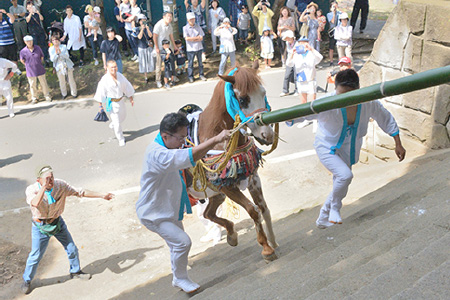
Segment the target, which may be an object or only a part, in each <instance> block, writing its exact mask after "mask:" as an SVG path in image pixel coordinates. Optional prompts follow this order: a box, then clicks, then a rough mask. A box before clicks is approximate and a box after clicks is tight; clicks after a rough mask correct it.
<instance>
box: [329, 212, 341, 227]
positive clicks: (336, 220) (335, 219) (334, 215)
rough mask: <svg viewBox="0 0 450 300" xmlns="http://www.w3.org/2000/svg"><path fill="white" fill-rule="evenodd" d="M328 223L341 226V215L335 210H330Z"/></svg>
mask: <svg viewBox="0 0 450 300" xmlns="http://www.w3.org/2000/svg"><path fill="white" fill-rule="evenodd" d="M328 221H330V222H331V223H333V224H342V218H341V213H340V212H339V211H337V210H334V209H331V210H330V217H329V218H328Z"/></svg>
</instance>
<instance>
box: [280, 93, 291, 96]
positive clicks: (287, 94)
mask: <svg viewBox="0 0 450 300" xmlns="http://www.w3.org/2000/svg"><path fill="white" fill-rule="evenodd" d="M285 96H289V93H281V94H280V97H285Z"/></svg>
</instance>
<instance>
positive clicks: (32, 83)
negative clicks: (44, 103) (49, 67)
mask: <svg viewBox="0 0 450 300" xmlns="http://www.w3.org/2000/svg"><path fill="white" fill-rule="evenodd" d="M38 79H39V83H40V84H41V87H42V92H43V93H44V97H46V98H49V97H50V94H49V91H48V84H47V79H46V78H45V74H44V75H41V76H37V77H28V83H29V84H30V92H31V100H36V99H37V97H36V94H37V81H38Z"/></svg>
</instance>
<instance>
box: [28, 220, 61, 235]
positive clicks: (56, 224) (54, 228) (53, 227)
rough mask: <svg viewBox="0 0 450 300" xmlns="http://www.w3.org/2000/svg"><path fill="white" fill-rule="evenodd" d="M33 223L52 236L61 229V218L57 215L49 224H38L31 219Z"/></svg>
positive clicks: (43, 232) (42, 231)
mask: <svg viewBox="0 0 450 300" xmlns="http://www.w3.org/2000/svg"><path fill="white" fill-rule="evenodd" d="M33 224H34V225H35V226H36V227H37V228H38V229H39V231H40V232H41V233H42V234H45V235H46V236H54V235H56V234H58V233H59V232H60V231H61V218H59V217H58V218H57V219H56V220H54V221H53V222H52V223H50V224H44V225H40V224H39V223H38V222H35V221H33Z"/></svg>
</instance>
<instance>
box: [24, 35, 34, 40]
mask: <svg viewBox="0 0 450 300" xmlns="http://www.w3.org/2000/svg"><path fill="white" fill-rule="evenodd" d="M32 40H33V37H32V36H31V35H26V36H24V37H23V41H24V42H26V41H32Z"/></svg>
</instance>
